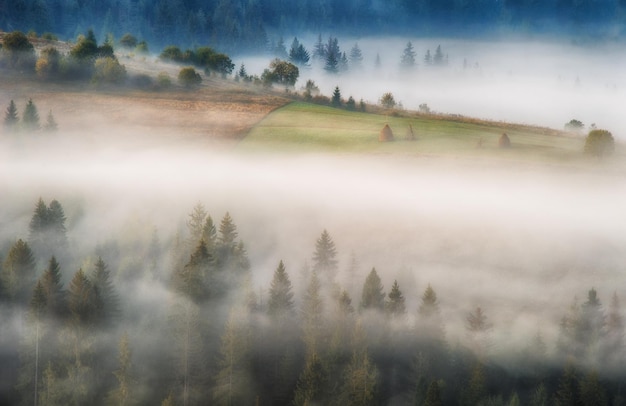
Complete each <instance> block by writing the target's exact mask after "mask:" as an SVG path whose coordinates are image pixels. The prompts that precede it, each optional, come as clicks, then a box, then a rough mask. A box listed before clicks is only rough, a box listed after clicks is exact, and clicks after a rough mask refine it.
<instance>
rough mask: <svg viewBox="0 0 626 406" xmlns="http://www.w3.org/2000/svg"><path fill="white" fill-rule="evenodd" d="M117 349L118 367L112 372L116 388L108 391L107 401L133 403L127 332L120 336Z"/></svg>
mask: <svg viewBox="0 0 626 406" xmlns="http://www.w3.org/2000/svg"><path fill="white" fill-rule="evenodd" d="M118 349H119V350H118V351H119V352H118V356H117V362H118V368H117V369H116V370H115V371H114V372H113V375H115V378H116V379H117V388H115V389H113V390H111V392H109V402H110V403H111V404H115V405H119V406H126V405H130V404H133V403H134V402H133V388H134V384H135V382H134V380H135V379H134V376H133V371H132V368H133V364H132V352H131V349H130V344H129V340H128V333H124V334H123V335H122V337H121V338H120V341H119V345H118Z"/></svg>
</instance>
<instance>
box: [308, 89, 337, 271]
mask: <svg viewBox="0 0 626 406" xmlns="http://www.w3.org/2000/svg"><path fill="white" fill-rule="evenodd" d="M335 93H336V94H337V95H338V96H337V97H338V98H339V99H341V93H339V88H338V87H336V88H335ZM334 98H335V96H334V95H333V100H334ZM336 257H337V249H336V248H335V243H334V242H333V239H332V237H331V236H330V234H329V233H328V231H326V230H324V231H322V235H321V236H320V238H318V239H317V241H316V242H315V252H314V253H313V270H314V271H315V272H317V273H318V275H320V276H322V277H324V278H327V279H333V278H334V277H335V273H336V272H337V260H336Z"/></svg>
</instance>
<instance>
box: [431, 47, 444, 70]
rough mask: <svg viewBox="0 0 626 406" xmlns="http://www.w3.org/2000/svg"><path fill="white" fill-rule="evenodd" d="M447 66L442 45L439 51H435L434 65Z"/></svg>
mask: <svg viewBox="0 0 626 406" xmlns="http://www.w3.org/2000/svg"><path fill="white" fill-rule="evenodd" d="M444 64H445V60H444V57H443V52H442V51H441V45H437V49H436V50H435V56H433V65H435V66H442V65H444Z"/></svg>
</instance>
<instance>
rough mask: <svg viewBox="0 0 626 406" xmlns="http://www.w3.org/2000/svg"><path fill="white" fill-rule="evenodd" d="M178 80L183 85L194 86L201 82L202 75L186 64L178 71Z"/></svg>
mask: <svg viewBox="0 0 626 406" xmlns="http://www.w3.org/2000/svg"><path fill="white" fill-rule="evenodd" d="M178 82H179V83H180V84H181V85H183V86H185V87H194V86H197V85H199V84H200V83H202V77H200V74H199V73H198V72H196V70H195V69H194V68H192V67H191V66H188V67H186V68H182V69H181V70H180V72H178Z"/></svg>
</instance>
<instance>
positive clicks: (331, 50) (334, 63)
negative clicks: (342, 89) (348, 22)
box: [324, 37, 341, 74]
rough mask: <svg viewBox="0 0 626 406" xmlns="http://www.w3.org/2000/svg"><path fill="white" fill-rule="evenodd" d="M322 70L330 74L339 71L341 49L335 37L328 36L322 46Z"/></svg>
mask: <svg viewBox="0 0 626 406" xmlns="http://www.w3.org/2000/svg"><path fill="white" fill-rule="evenodd" d="M324 57H325V63H324V70H325V71H326V72H328V73H331V74H336V73H339V70H340V69H339V68H340V64H341V50H340V48H339V41H338V40H337V38H333V37H329V38H328V43H327V44H326V45H325V47H324Z"/></svg>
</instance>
